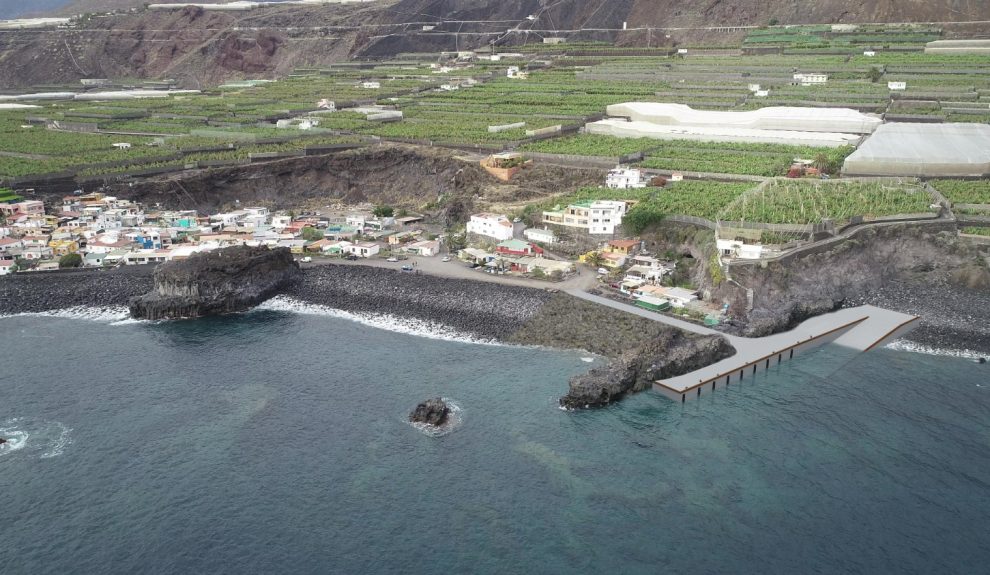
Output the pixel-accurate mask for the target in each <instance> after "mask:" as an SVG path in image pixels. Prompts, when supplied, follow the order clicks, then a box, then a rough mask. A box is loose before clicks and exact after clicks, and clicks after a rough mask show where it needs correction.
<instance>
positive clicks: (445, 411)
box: [409, 397, 450, 427]
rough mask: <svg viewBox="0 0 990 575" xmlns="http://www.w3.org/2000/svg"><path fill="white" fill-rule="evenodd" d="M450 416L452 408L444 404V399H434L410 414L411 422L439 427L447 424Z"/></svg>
mask: <svg viewBox="0 0 990 575" xmlns="http://www.w3.org/2000/svg"><path fill="white" fill-rule="evenodd" d="M449 415H450V407H449V406H448V405H447V404H446V403H444V401H443V399H441V398H439V397H434V398H433V399H427V400H426V401H424V402H423V403H420V404H419V405H417V406H416V409H414V410H413V411H412V413H410V414H409V421H412V422H413V423H426V424H429V425H433V426H436V427H439V426H441V425H443V424H444V423H446V422H447V417H448V416H449Z"/></svg>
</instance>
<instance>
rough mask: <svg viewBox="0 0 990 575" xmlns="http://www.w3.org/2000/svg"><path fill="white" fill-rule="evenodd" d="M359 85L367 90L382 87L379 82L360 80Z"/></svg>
mask: <svg viewBox="0 0 990 575" xmlns="http://www.w3.org/2000/svg"><path fill="white" fill-rule="evenodd" d="M361 87H362V88H366V89H368V90H377V89H379V88H381V87H382V83H381V82H361Z"/></svg>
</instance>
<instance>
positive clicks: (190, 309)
mask: <svg viewBox="0 0 990 575" xmlns="http://www.w3.org/2000/svg"><path fill="white" fill-rule="evenodd" d="M301 275H302V271H301V270H300V269H299V264H297V263H296V262H295V261H294V260H293V259H292V254H291V253H290V252H289V250H288V249H286V248H276V249H268V248H267V247H249V246H236V247H230V248H225V249H221V250H217V251H213V252H206V253H202V254H196V255H194V256H192V257H190V258H189V259H186V260H180V261H172V262H167V263H164V264H161V265H159V266H158V268H157V269H155V273H154V282H155V287H154V289H153V290H152V291H151V292H149V293H146V294H144V295H142V296H139V297H137V298H134V299H132V300H131V302H130V310H131V316H133V317H135V318H138V319H151V320H157V319H175V318H187V317H200V316H205V315H215V314H221V313H231V312H238V311H244V310H246V309H249V308H251V307H253V306H255V305H257V304H259V303H261V302H263V301H265V300H266V299H268V298H270V297H272V296H273V295H275V294H276V293H278V292H279V291H280V290H281V289H283V288H285V287H287V286H289V285H291V284H292V283H294V282H295V281H297V280H298V279H299V278H300V277H301Z"/></svg>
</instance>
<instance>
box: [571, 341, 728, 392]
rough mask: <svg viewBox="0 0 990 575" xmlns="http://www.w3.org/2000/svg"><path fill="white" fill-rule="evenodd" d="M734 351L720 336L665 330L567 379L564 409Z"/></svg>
mask: <svg viewBox="0 0 990 575" xmlns="http://www.w3.org/2000/svg"><path fill="white" fill-rule="evenodd" d="M735 353H736V350H735V348H733V347H732V346H731V345H730V344H729V342H728V340H726V339H725V338H724V337H722V336H720V335H702V336H699V335H693V334H686V333H684V332H682V331H680V330H667V331H664V332H663V333H662V334H661V337H659V338H657V339H654V340H652V341H650V342H648V343H646V344H644V345H642V346H640V347H639V348H635V349H632V350H630V351H627V352H626V353H624V354H622V355H621V356H619V357H618V358H615V359H613V360H612V361H610V362H609V363H608V365H606V366H604V367H600V368H597V369H593V370H591V371H589V372H588V373H585V374H582V375H578V376H575V377H573V378H571V380H570V385H569V389H568V392H567V395H565V396H564V397H561V398H560V405H561V406H562V407H564V408H566V409H582V408H589V407H603V406H605V405H608V404H609V403H612V402H613V401H616V400H618V399H621V398H622V397H623V396H624V395H626V394H627V393H630V392H636V391H642V390H644V389H647V388H649V387H650V386H651V385H652V384H653V382H654V381H656V380H658V379H666V378H668V377H674V376H677V375H682V374H684V373H688V372H691V371H694V370H696V369H700V368H702V367H705V366H706V365H711V364H713V363H715V362H717V361H721V360H723V359H725V358H727V357H731V356H732V355H734V354H735Z"/></svg>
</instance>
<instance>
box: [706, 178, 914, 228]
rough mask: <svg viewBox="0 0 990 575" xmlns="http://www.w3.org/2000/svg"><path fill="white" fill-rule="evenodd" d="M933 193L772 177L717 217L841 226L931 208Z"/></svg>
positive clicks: (892, 184)
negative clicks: (828, 221) (829, 222)
mask: <svg viewBox="0 0 990 575" xmlns="http://www.w3.org/2000/svg"><path fill="white" fill-rule="evenodd" d="M931 204H932V198H931V195H930V194H929V193H928V192H927V191H926V190H925V189H924V188H922V187H921V186H920V185H917V184H900V183H895V182H855V181H853V182H843V181H841V180H836V181H828V182H821V181H805V180H771V181H770V182H768V183H767V185H766V186H765V187H764V188H763V189H758V190H753V191H752V192H750V193H748V194H746V195H744V196H742V197H740V198H739V199H738V200H737V201H735V202H733V203H732V205H731V206H729V207H728V208H727V209H726V210H725V211H724V212H722V213H721V214H720V215H719V219H721V220H726V221H733V222H754V223H767V224H815V223H819V222H821V221H823V220H826V219H831V220H833V221H834V222H836V224H842V223H844V222H846V221H848V220H849V219H850V218H852V217H854V216H863V217H864V218H866V219H870V218H878V217H883V216H894V215H902V214H918V213H925V212H931V211H932V210H931V207H930V206H931Z"/></svg>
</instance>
